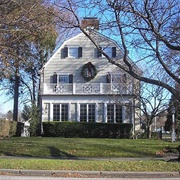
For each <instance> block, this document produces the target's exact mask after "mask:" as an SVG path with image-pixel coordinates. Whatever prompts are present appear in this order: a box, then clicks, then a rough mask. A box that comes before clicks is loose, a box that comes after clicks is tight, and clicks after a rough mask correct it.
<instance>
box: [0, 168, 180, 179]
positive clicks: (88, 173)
mask: <svg viewBox="0 0 180 180" xmlns="http://www.w3.org/2000/svg"><path fill="white" fill-rule="evenodd" d="M0 174H11V175H22V176H23V175H24V176H53V177H64V176H68V177H77V176H78V177H84V176H91V177H92V176H95V177H111V178H112V177H123V178H131V177H133V178H134V177H138V178H142V177H147V178H148V177H151V178H153V177H161V178H163V177H164V178H172V177H179V178H180V172H119V171H61V170H55V171H54V170H15V169H0Z"/></svg>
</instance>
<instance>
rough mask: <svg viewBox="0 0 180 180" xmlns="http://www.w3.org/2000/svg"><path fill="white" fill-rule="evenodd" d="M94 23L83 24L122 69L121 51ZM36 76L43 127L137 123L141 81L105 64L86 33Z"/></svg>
mask: <svg viewBox="0 0 180 180" xmlns="http://www.w3.org/2000/svg"><path fill="white" fill-rule="evenodd" d="M92 22H93V23H92ZM98 24H99V21H98V20H97V19H84V20H83V24H82V25H84V28H86V32H87V33H88V34H89V35H90V36H91V37H93V38H94V39H95V40H96V42H97V43H98V45H99V47H101V49H102V50H103V51H104V52H105V53H106V54H107V55H108V56H109V57H110V58H112V59H113V60H115V61H118V62H120V63H122V64H123V61H122V57H123V52H122V50H121V49H120V47H119V46H118V44H117V43H116V42H115V41H114V40H112V39H110V38H109V37H106V36H104V35H102V34H100V33H99V32H98V28H99V27H98ZM129 61H130V62H131V60H130V59H129ZM40 76H41V96H40V97H41V106H42V122H44V121H76V122H87V123H88V122H97V123H100V122H105V123H133V124H134V127H135V124H139V120H138V119H136V117H135V111H136V109H135V108H134V107H135V106H134V103H136V101H135V94H136V93H137V92H138V91H139V82H138V81H137V80H135V79H133V78H132V77H131V76H129V75H128V74H126V73H125V72H123V71H122V70H120V69H119V68H118V67H116V66H115V65H112V64H111V63H109V62H108V60H107V59H106V58H105V57H104V56H103V55H102V54H101V53H100V51H99V50H98V49H97V48H96V46H95V45H94V44H93V43H92V42H91V41H90V40H89V39H88V38H87V37H86V35H85V34H84V33H79V34H78V35H76V36H74V37H72V38H70V39H69V40H67V41H65V42H64V43H63V44H62V45H61V47H60V48H59V49H58V50H57V51H56V52H55V53H54V55H53V56H52V57H51V58H50V59H49V61H48V62H47V63H46V64H45V65H44V67H43V68H42V69H41V75H40ZM136 121H137V123H136Z"/></svg>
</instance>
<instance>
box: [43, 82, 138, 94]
mask: <svg viewBox="0 0 180 180" xmlns="http://www.w3.org/2000/svg"><path fill="white" fill-rule="evenodd" d="M133 92H134V90H133V85H132V84H128V85H127V84H126V83H113V84H111V83H72V84H71V83H64V84H53V83H49V84H48V83H45V84H44V86H43V89H42V91H41V94H81V95H87V94H97V95H98V94H124V95H129V94H130V95H131V94H133Z"/></svg>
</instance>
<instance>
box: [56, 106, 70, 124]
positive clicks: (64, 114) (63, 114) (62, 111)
mask: <svg viewBox="0 0 180 180" xmlns="http://www.w3.org/2000/svg"><path fill="white" fill-rule="evenodd" d="M68 112H69V107H68V104H54V105H53V120H54V121H68Z"/></svg>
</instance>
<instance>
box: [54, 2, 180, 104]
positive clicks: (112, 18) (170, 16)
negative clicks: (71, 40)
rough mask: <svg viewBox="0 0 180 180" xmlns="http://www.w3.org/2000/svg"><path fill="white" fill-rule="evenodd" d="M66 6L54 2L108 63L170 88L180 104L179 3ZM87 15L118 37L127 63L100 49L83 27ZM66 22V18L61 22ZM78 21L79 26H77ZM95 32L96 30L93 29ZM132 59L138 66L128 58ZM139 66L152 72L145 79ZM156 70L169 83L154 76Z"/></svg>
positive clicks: (105, 31)
mask: <svg viewBox="0 0 180 180" xmlns="http://www.w3.org/2000/svg"><path fill="white" fill-rule="evenodd" d="M65 2H66V4H65V6H62V5H61V4H59V3H58V1H57V0H55V1H54V3H55V4H56V5H57V7H58V8H59V9H61V10H63V9H66V10H68V11H69V13H71V14H72V15H73V16H74V19H75V21H73V22H72V21H67V20H66V21H65V23H67V24H68V27H78V28H80V30H81V31H82V32H83V33H84V34H85V35H86V36H87V37H88V38H89V39H90V40H91V41H92V42H93V43H94V45H95V46H96V47H97V48H98V49H99V50H100V51H101V53H103V55H104V56H105V57H106V58H107V59H108V61H109V62H110V63H112V64H114V65H116V66H118V67H119V68H120V69H122V70H124V71H125V72H127V73H129V74H130V75H131V76H133V77H134V78H136V79H138V80H140V81H143V82H146V83H150V84H154V85H157V86H161V87H163V88H165V89H167V90H168V91H169V92H170V93H172V94H173V96H174V97H175V98H176V99H177V100H178V101H180V90H179V89H176V88H175V84H176V83H178V84H180V61H179V52H180V41H179V40H180V36H179V30H180V28H179V24H180V23H179V14H180V9H179V2H178V1H177V0H166V1H165V0H161V1H160V0H143V1H139V0H131V1H130V0H121V1H120V0H86V1H84V0H83V1H82V0H73V1H72V0H67V1H65ZM78 10H79V11H81V14H83V13H82V12H85V13H84V15H85V16H87V15H88V16H90V17H92V16H93V17H94V16H95V17H98V18H99V19H101V31H102V32H103V33H105V34H108V35H109V36H110V37H114V39H116V41H118V43H119V44H120V45H121V48H122V50H123V52H124V54H123V58H122V60H123V62H124V64H122V63H119V62H118V61H114V60H113V59H111V58H110V57H109V56H108V55H107V54H105V53H104V52H103V50H102V49H100V47H99V45H98V43H97V41H96V39H94V38H93V33H88V31H86V30H85V29H83V28H82V26H81V19H82V18H81V17H80V13H79V14H78V12H79V11H78ZM61 20H63V19H61ZM74 22H75V23H74ZM91 32H92V30H91ZM129 56H131V57H132V59H133V61H134V63H131V62H130V61H129V59H128V57H129ZM136 65H141V66H145V65H147V66H146V69H143V70H148V71H149V72H151V74H150V75H149V76H144V75H143V74H141V73H139V72H138V71H137V70H136ZM154 67H157V68H156V70H157V69H158V74H159V76H161V75H162V74H164V75H165V76H166V79H165V80H162V81H161V80H159V78H157V77H154V73H155V71H154Z"/></svg>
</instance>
